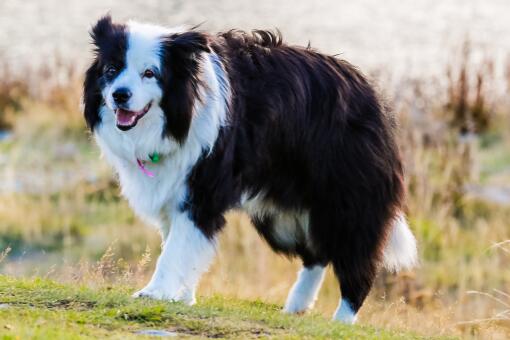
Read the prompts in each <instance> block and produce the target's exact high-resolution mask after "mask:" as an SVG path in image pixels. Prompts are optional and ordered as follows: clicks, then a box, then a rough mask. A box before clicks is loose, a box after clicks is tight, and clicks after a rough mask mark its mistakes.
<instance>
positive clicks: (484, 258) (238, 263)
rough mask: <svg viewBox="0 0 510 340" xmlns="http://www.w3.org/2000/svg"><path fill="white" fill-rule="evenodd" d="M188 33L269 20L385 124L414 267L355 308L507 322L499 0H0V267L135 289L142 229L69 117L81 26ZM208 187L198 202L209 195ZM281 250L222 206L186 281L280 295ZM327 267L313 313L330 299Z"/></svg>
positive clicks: (394, 320)
mask: <svg viewBox="0 0 510 340" xmlns="http://www.w3.org/2000/svg"><path fill="white" fill-rule="evenodd" d="M107 12H110V13H111V14H112V16H113V18H114V20H118V21H124V20H128V19H137V20H140V21H150V22H153V23H159V24H163V25H168V26H174V25H181V24H188V25H196V24H199V23H203V25H202V26H201V27H202V29H205V30H208V31H222V30H228V29H230V28H240V29H245V30H251V29H256V28H279V29H280V30H281V31H282V33H283V36H284V38H285V39H286V41H287V42H288V43H291V44H300V45H306V44H308V42H311V45H312V46H313V47H315V48H317V49H319V50H321V51H324V52H327V53H330V54H337V55H338V57H339V58H344V59H347V60H349V61H350V62H352V63H354V64H356V65H358V66H359V67H360V68H361V69H362V70H363V72H365V73H366V74H367V75H368V76H369V77H370V78H371V79H372V81H373V82H374V84H376V85H377V87H378V88H379V89H380V91H381V93H382V94H383V95H384V96H385V98H386V99H387V101H388V103H390V104H391V106H392V107H393V111H394V113H395V115H397V117H398V121H399V139H400V145H401V148H402V153H403V157H404V160H405V165H406V180H407V187H408V199H407V211H406V213H407V215H408V217H409V221H410V224H411V228H412V229H413V231H414V233H415V235H416V237H417V239H418V242H419V253H420V258H421V264H420V267H419V268H417V269H416V270H414V271H412V272H406V273H401V274H398V275H393V274H390V273H386V272H381V274H380V275H379V277H378V279H377V283H376V285H375V287H374V289H373V291H372V293H371V295H370V298H369V299H368V300H367V302H366V304H365V306H364V308H363V309H362V310H361V314H360V322H361V323H363V324H371V325H374V326H378V327H393V328H397V329H403V330H412V331H414V332H416V333H418V334H423V335H439V334H446V335H461V336H466V337H482V338H508V336H510V270H509V269H508V268H509V265H510V226H509V224H508V222H509V221H510V131H509V128H510V99H509V96H508V94H509V90H510V21H509V20H508V13H510V2H508V1H507V0H491V1H485V0H442V1H441V0H415V1H401V0H386V1H384V3H382V2H381V1H378V0H361V1H354V0H327V1H326V0H325V1H320V2H319V1H313V2H312V1H289V0H281V1H270V0H258V1H243V0H238V1H233V0H216V1H210V0H209V1H208V0H194V1H184V0H179V1H177V0H172V1H167V0H160V1H158V0H144V1H141V0H140V1H138V0H135V1H129V2H127V1H113V0H101V1H98V0H89V1H79V0H68V1H65V2H63V1H57V0H44V1H42V0H25V1H21V0H2V1H1V2H0V273H3V274H9V275H17V276H29V277H31V276H44V277H50V278H54V279H57V280H62V281H68V282H69V281H71V282H83V283H87V284H90V285H111V284H127V285H131V286H133V287H141V286H142V285H143V284H144V283H145V282H146V280H148V278H149V275H150V274H151V272H152V269H153V267H154V264H155V260H156V258H157V255H158V254H159V243H160V239H159V235H158V233H157V231H156V230H153V229H151V228H150V227H147V226H145V225H143V223H142V222H141V221H140V220H138V219H137V218H136V217H135V216H134V215H133V213H132V212H131V210H130V209H129V208H128V206H127V204H126V203H125V202H124V201H123V200H122V198H121V197H120V195H119V189H118V186H117V183H116V179H115V177H114V175H113V173H112V171H111V169H109V168H108V166H107V165H106V164H105V162H104V161H102V160H101V159H100V154H99V152H98V149H97V147H96V146H95V145H94V142H93V141H92V140H91V138H90V135H89V134H88V132H87V131H86V129H85V124H84V121H83V119H82V114H81V106H80V97H81V82H82V77H83V72H84V69H85V67H86V65H87V63H89V62H90V61H91V57H92V54H91V46H90V39H89V36H88V30H89V28H90V26H91V25H92V24H93V23H94V22H95V21H96V20H97V19H98V18H99V17H100V16H101V15H104V14H105V13H107ZM212 199H214V198H212ZM298 267H299V263H297V261H289V260H288V259H286V258H282V257H281V256H278V255H275V254H273V253H272V252H271V251H270V250H269V248H268V247H267V246H266V245H265V244H264V242H263V241H261V240H260V239H259V237H258V236H257V235H256V233H255V232H254V230H253V228H252V227H251V226H250V222H249V219H248V218H247V216H246V215H244V214H241V213H235V212H233V213H230V214H229V216H228V226H227V228H226V229H225V232H224V233H223V235H222V238H221V242H220V246H219V248H218V258H217V260H216V261H215V263H214V265H213V267H212V269H211V271H210V272H209V274H207V276H206V277H205V278H204V279H203V280H202V283H201V286H200V290H199V294H201V295H211V294H214V293H220V294H224V295H229V296H236V297H241V298H249V299H255V298H259V299H262V300H264V301H269V302H274V303H280V304H281V303H283V302H284V300H285V296H286V294H287V292H288V290H289V288H290V286H291V285H292V283H293V281H294V279H295V273H296V270H297V269H298ZM338 297H339V289H338V286H337V284H336V282H335V280H334V279H333V276H332V273H328V277H327V280H326V284H325V285H324V287H323V289H322V291H321V294H320V298H319V301H318V303H317V310H318V312H320V313H323V314H324V315H328V317H329V315H330V313H331V312H332V311H333V310H334V308H335V307H336V304H337V301H338Z"/></svg>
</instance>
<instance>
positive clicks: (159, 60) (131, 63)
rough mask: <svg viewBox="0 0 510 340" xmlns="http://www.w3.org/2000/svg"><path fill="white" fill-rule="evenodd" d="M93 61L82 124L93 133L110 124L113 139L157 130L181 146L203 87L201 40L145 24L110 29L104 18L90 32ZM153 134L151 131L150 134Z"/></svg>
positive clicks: (203, 42) (199, 36) (205, 46)
mask: <svg viewBox="0 0 510 340" xmlns="http://www.w3.org/2000/svg"><path fill="white" fill-rule="evenodd" d="M91 37H92V41H93V44H94V45H95V59H94V61H93V63H92V65H91V66H90V67H89V69H88V70H87V72H86V76H85V82H84V104H85V110H84V111H85V112H84V114H85V119H86V121H87V125H88V126H89V128H90V129H91V130H92V131H93V130H94V129H95V128H97V126H98V125H100V124H115V125H116V127H117V129H118V131H119V133H120V132H123V133H127V131H128V130H131V131H136V130H137V129H142V128H145V127H142V125H145V126H146V127H147V126H159V127H162V129H161V130H160V131H162V132H163V134H166V135H167V136H168V137H172V138H174V139H175V140H176V141H178V142H182V141H183V140H184V139H185V138H186V136H187V134H188V132H189V128H190V124H191V121H192V118H193V114H194V106H195V103H196V101H197V100H200V95H201V89H203V88H205V87H207V86H203V84H202V82H204V77H203V73H204V72H203V70H202V68H203V59H204V55H206V53H207V52H210V47H209V43H208V37H207V35H205V34H203V33H200V32H196V31H180V32H176V31H172V30H169V29H166V28H162V27H159V26H152V25H146V24H137V23H128V24H116V23H113V22H112V20H111V17H110V16H106V17H104V18H102V19H100V20H99V21H98V22H97V23H96V24H95V25H94V27H93V28H92V31H91ZM153 132H154V133H157V131H153Z"/></svg>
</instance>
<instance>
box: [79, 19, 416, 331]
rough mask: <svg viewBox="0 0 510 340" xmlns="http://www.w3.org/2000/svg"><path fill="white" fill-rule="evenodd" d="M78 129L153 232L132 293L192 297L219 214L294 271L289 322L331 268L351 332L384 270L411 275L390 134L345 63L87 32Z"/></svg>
mask: <svg viewBox="0 0 510 340" xmlns="http://www.w3.org/2000/svg"><path fill="white" fill-rule="evenodd" d="M91 35H92V39H93V43H94V44H95V47H96V50H95V52H96V53H95V60H94V61H93V63H92V65H91V66H90V68H89V69H88V71H87V73H86V78H85V83H84V103H85V119H86V121H87V124H88V126H89V128H90V129H91V131H92V132H93V134H94V136H95V138H96V140H97V142H98V144H99V146H100V148H101V150H102V152H103V155H104V157H105V158H106V159H107V160H108V161H109V162H110V163H111V164H112V165H113V167H114V169H115V171H116V172H117V173H118V176H119V180H120V184H121V186H122V194H123V195H124V196H125V197H126V198H127V199H128V201H129V203H130V205H131V207H132V208H133V209H134V211H135V212H136V213H137V214H138V215H139V216H141V217H142V218H144V219H145V220H148V221H150V222H151V223H154V224H155V225H157V226H159V228H160V230H161V232H162V236H163V248H162V253H161V255H160V257H159V259H158V262H157V266H156V270H155V273H154V275H153V277H152V279H151V281H150V282H149V283H148V284H147V286H146V287H145V288H143V289H142V290H141V291H139V292H137V293H136V294H135V296H146V297H151V298H155V299H168V300H178V301H184V302H186V303H188V304H192V303H194V301H195V287H196V285H197V282H198V281H199V279H200V276H201V275H202V274H203V273H204V272H205V271H206V270H207V268H208V266H209V264H210V263H211V261H212V260H213V258H214V254H215V243H216V239H217V235H218V233H219V232H220V231H221V229H222V228H223V226H224V224H225V219H224V217H223V216H224V214H225V212H226V211H228V210H230V209H236V208H241V209H244V210H245V211H247V212H248V214H249V215H250V216H251V218H252V221H253V224H254V225H255V228H256V229H257V231H258V232H259V233H260V235H261V236H262V237H263V238H264V239H265V240H266V241H267V242H268V243H269V245H270V246H271V247H272V248H273V249H274V250H275V251H277V252H280V253H283V254H286V255H290V256H294V255H295V256H298V257H300V258H301V259H302V261H303V269H302V270H301V271H300V273H299V275H298V279H297V281H296V283H295V284H294V286H293V288H292V290H291V292H290V294H289V296H288V299H287V302H286V305H285V307H284V310H285V311H286V312H289V313H297V312H302V311H305V310H307V309H309V308H311V307H312V305H313V303H314V302H315V299H316V298H317V293H318V290H319V288H320V285H321V283H322V280H323V277H324V268H325V267H326V266H327V265H328V264H330V263H331V264H332V266H333V268H334V272H335V274H336V276H337V278H338V280H339V281H340V286H341V292H342V299H341V301H340V303H339V306H338V309H337V311H336V312H335V315H334V318H335V319H337V320H341V321H344V322H347V323H352V322H354V321H355V320H356V313H357V311H358V309H359V308H360V307H361V305H362V303H363V301H364V300H365V298H366V296H367V294H368V292H369V290H370V287H371V285H372V282H373V280H374V277H375V275H376V270H377V268H378V266H379V265H380V264H384V265H385V266H386V267H388V268H390V269H394V270H396V269H399V268H408V267H411V266H412V265H413V264H414V263H415V261H416V245H415V240H414V237H413V235H412V234H411V232H410V230H409V228H408V226H407V224H406V222H405V219H404V218H403V216H402V213H401V211H402V206H403V197H404V186H403V171H402V164H401V159H400V156H399V151H398V148H397V145H396V143H395V137H394V132H393V130H394V122H393V120H392V118H391V116H390V115H389V114H388V113H387V112H386V111H385V108H384V107H383V106H382V105H381V103H380V101H379V99H378V97H377V95H376V93H375V91H374V89H373V88H372V87H371V86H370V84H369V83H368V82H367V80H366V79H365V77H364V76H363V75H362V74H361V73H360V72H359V71H358V70H357V69H356V68H355V67H353V66H352V65H350V64H349V63H347V62H346V61H343V60H340V59H337V58H335V57H332V56H328V55H324V54H320V53H318V52H316V51H314V50H312V49H310V48H303V47H295V46H288V45H286V44H284V43H283V42H282V40H281V37H280V35H279V34H276V33H272V32H268V31H254V32H253V33H251V34H248V33H244V32H241V31H235V30H233V31H229V32H227V33H222V34H217V35H210V34H206V33H203V32H198V31H196V30H193V29H192V30H184V29H168V28H164V27H160V26H154V25H149V24H139V23H135V22H129V23H127V24H117V23H112V20H111V18H110V17H109V16H107V17H104V18H102V19H100V20H99V21H98V22H97V24H96V25H95V26H94V27H93V28H92V32H91Z"/></svg>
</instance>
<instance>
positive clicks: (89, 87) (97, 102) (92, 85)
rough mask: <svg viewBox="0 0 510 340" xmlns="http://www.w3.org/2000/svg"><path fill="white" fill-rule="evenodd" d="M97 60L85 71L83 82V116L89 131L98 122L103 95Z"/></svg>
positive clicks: (92, 129)
mask: <svg viewBox="0 0 510 340" xmlns="http://www.w3.org/2000/svg"><path fill="white" fill-rule="evenodd" d="M99 74H100V70H99V61H98V60H97V59H96V60H94V62H93V63H92V65H90V67H89V68H88V70H87V72H86V73H85V81H84V82H83V104H84V110H83V113H84V116H85V121H86V122H87V126H88V128H89V129H90V130H91V131H94V127H95V126H96V125H97V124H98V123H99V122H100V120H101V118H100V116H99V108H100V106H101V101H102V100H103V97H102V95H101V89H100V88H99Z"/></svg>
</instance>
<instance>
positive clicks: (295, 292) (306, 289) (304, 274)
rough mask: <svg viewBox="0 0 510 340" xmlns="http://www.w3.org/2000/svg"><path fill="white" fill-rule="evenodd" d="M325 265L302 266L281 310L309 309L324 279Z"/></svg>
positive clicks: (301, 310) (300, 311) (298, 310)
mask: <svg viewBox="0 0 510 340" xmlns="http://www.w3.org/2000/svg"><path fill="white" fill-rule="evenodd" d="M324 273H325V267H324V266H322V265H319V264H318V265H312V266H308V267H307V266H304V267H303V268H302V269H301V270H300V271H299V273H298V278H297V280H296V282H295V283H294V285H293V286H292V288H291V290H290V292H289V296H288V297H287V302H285V307H284V308H283V311H284V312H285V313H302V312H305V311H307V310H308V309H311V308H312V307H313V305H314V303H315V301H316V300H317V296H318V294H319V290H320V288H321V285H322V281H323V280H324Z"/></svg>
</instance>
